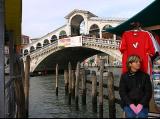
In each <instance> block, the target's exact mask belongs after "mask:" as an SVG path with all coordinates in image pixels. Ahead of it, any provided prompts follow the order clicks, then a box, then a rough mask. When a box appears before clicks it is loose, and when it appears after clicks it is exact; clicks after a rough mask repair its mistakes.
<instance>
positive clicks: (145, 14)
mask: <svg viewBox="0 0 160 119" xmlns="http://www.w3.org/2000/svg"><path fill="white" fill-rule="evenodd" d="M133 22H139V23H140V24H141V25H142V28H144V27H145V28H147V27H151V26H152V27H153V26H155V27H154V28H157V29H158V28H159V29H160V0H155V1H154V2H153V3H151V4H150V5H149V6H147V7H146V8H144V9H143V10H142V11H140V12H139V13H137V14H136V15H135V16H133V17H132V18H130V19H128V20H127V21H125V22H123V23H122V24H120V25H118V26H117V27H112V28H107V29H106V30H105V31H104V32H110V33H113V34H116V35H121V34H122V33H123V32H124V31H127V30H130V29H131V25H130V24H131V23H133Z"/></svg>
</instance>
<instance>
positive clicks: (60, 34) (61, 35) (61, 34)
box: [59, 30, 67, 39]
mask: <svg viewBox="0 0 160 119" xmlns="http://www.w3.org/2000/svg"><path fill="white" fill-rule="evenodd" d="M66 37H67V34H66V31H64V30H62V31H61V32H60V33H59V39H61V38H66Z"/></svg>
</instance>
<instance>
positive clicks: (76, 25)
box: [70, 15, 85, 36]
mask: <svg viewBox="0 0 160 119" xmlns="http://www.w3.org/2000/svg"><path fill="white" fill-rule="evenodd" d="M70 26H71V36H79V35H82V34H84V27H85V22H84V18H83V16H81V15H75V16H74V17H73V18H72V20H71V23H70Z"/></svg>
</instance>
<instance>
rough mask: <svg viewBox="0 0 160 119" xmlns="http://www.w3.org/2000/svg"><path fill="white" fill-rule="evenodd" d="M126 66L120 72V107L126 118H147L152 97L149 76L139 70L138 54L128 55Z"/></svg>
mask: <svg viewBox="0 0 160 119" xmlns="http://www.w3.org/2000/svg"><path fill="white" fill-rule="evenodd" d="M126 67H127V72H125V73H122V75H121V79H120V84H119V94H120V97H121V107H122V108H123V110H124V112H125V116H126V117H127V118H136V117H138V118H147V116H148V111H149V101H150V100H151V97H152V84H151V80H150V76H149V75H148V74H147V73H145V72H142V71H141V70H140V67H141V60H140V57H139V56H138V55H131V56H129V57H128V59H127V63H126Z"/></svg>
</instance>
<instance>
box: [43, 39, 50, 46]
mask: <svg viewBox="0 0 160 119" xmlns="http://www.w3.org/2000/svg"><path fill="white" fill-rule="evenodd" d="M48 44H49V40H48V39H45V40H44V42H43V47H44V46H46V45H48Z"/></svg>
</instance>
